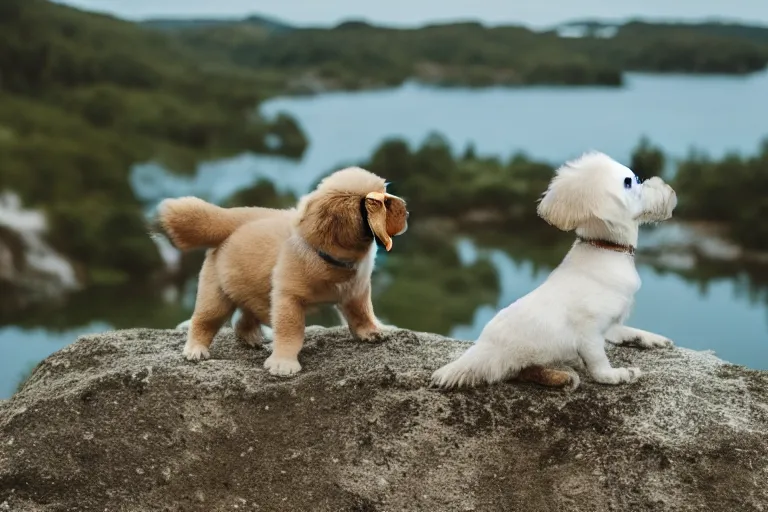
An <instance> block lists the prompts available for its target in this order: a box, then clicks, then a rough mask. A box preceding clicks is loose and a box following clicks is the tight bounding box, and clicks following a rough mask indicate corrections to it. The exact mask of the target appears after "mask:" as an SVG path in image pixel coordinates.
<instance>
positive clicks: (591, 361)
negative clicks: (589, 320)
mask: <svg viewBox="0 0 768 512" xmlns="http://www.w3.org/2000/svg"><path fill="white" fill-rule="evenodd" d="M579 356H581V358H582V359H583V360H584V363H585V364H586V365H587V370H589V373H590V375H592V378H593V379H595V380H596V381H597V382H599V383H601V384H621V383H622V382H633V381H635V380H637V378H638V377H640V369H639V368H611V362H610V361H608V356H607V355H605V342H604V341H603V339H602V337H598V338H594V339H590V340H585V341H584V343H583V344H582V345H581V346H580V347H579Z"/></svg>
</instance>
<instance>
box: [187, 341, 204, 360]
mask: <svg viewBox="0 0 768 512" xmlns="http://www.w3.org/2000/svg"><path fill="white" fill-rule="evenodd" d="M182 354H184V357H186V358H187V359H189V360H190V361H201V360H204V359H209V358H210V357H211V353H210V352H208V347H206V346H205V345H199V344H198V345H194V344H190V343H189V342H187V343H186V344H185V345H184V350H183V351H182Z"/></svg>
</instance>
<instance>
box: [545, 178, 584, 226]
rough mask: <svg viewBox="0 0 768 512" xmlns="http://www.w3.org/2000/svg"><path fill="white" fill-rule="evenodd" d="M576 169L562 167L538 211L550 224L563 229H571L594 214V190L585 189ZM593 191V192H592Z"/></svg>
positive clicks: (553, 179) (548, 188)
mask: <svg viewBox="0 0 768 512" xmlns="http://www.w3.org/2000/svg"><path fill="white" fill-rule="evenodd" d="M580 178H581V177H580V176H579V173H578V172H577V171H576V170H575V169H571V168H568V167H562V168H560V169H558V171H557V175H556V176H555V177H554V178H552V181H551V182H550V183H549V187H547V191H546V192H544V195H543V196H542V197H541V199H540V200H539V206H538V207H537V209H536V211H537V212H538V214H539V216H540V217H541V218H542V219H544V220H545V221H547V222H548V223H549V224H551V225H553V226H555V227H556V228H558V229H561V230H563V231H571V230H574V229H576V228H577V227H579V226H580V225H581V224H583V223H585V222H586V221H587V220H588V219H589V218H590V217H591V216H592V209H591V204H592V202H593V201H590V198H589V197H587V196H590V195H593V194H594V191H589V190H585V187H584V183H583V181H582V180H581V179H580ZM590 192H592V193H590Z"/></svg>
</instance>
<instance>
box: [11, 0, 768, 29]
mask: <svg viewBox="0 0 768 512" xmlns="http://www.w3.org/2000/svg"><path fill="white" fill-rule="evenodd" d="M0 1H2V0H0ZM57 1H60V2H62V3H68V4H72V5H76V6H79V7H82V8H84V9H88V10H97V11H102V12H109V13H113V14H115V15H118V16H121V17H124V18H129V19H143V18H148V17H157V16H163V17H184V18H189V17H197V16H206V17H229V16H238V17H239V16H244V15H246V14H263V15H267V16H272V17H275V18H279V19H282V20H284V21H288V22H293V23H296V24H299V25H308V24H310V25H330V24H335V23H338V22H339V21H342V20H347V19H365V20H368V21H373V22H379V23H387V24H395V25H418V24H422V23H424V22H429V21H437V20H456V19H476V20H481V21H485V22H488V23H494V24H496V23H508V22H517V23H525V24H529V25H534V26H547V25H551V24H555V23H558V22H561V21H565V20H570V19H574V18H584V17H601V18H620V19H623V18H626V17H629V16H636V15H640V16H644V17H651V18H658V17H665V18H676V19H681V18H686V19H702V18H707V17H719V18H728V19H738V20H743V21H751V22H754V23H759V24H768V0H727V1H726V0H263V1H259V0H57Z"/></svg>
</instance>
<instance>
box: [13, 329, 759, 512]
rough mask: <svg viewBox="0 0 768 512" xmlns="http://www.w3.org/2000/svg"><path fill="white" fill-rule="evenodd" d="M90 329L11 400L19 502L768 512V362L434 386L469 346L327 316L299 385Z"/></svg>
mask: <svg viewBox="0 0 768 512" xmlns="http://www.w3.org/2000/svg"><path fill="white" fill-rule="evenodd" d="M184 337H185V335H184V333H182V332H178V331H151V330H131V331H121V332H112V333H107V334H103V335H97V336H88V337H84V338H82V339H80V340H79V341H78V342H77V343H75V344H73V345H72V346H70V347H68V348H66V349H64V350H62V351H60V352H58V353H56V354H54V355H52V356H51V357H49V358H48V359H47V360H45V361H44V362H43V363H42V364H41V365H40V366H39V367H38V368H37V369H36V371H35V372H34V373H33V375H32V376H31V378H30V379H29V381H28V382H27V383H26V385H25V386H24V388H23V389H22V390H21V392H19V393H18V394H17V395H15V396H14V397H13V398H12V399H10V400H8V401H5V402H0V510H12V511H27V510H29V511H91V510H93V511H96V510H98V511H136V512H139V511H141V512H147V511H155V510H157V511H181V510H184V511H197V510H200V511H219V510H260V511H267V510H270V511H273V510H274V511H304V510H307V511H350V512H352V511H358V512H372V511H411V510H425V511H469V510H475V511H518V510H519V511H525V512H531V511H564V510H573V511H603V510H616V511H635V510H649V511H650V510H653V511H662V510H675V511H684V510H697V511H698V510H712V511H720V510H723V511H726V510H727V511H741V510H768V373H766V372H758V371H750V370H746V369H744V368H742V367H736V366H732V365H729V364H726V363H724V362H723V361H721V360H719V359H717V358H716V357H714V356H712V355H710V354H707V353H699V352H693V351H689V350H683V349H674V350H659V351H642V350H637V349H631V348H616V349H612V350H610V351H609V357H610V358H611V360H612V362H613V364H614V365H630V364H631V365H632V366H639V367H640V368H642V369H643V370H644V371H645V372H646V374H645V375H644V376H643V378H641V379H640V381H638V382H637V383H635V384H630V385H623V386H616V387H613V386H603V385H599V384H595V383H594V382H592V381H591V380H590V379H589V378H588V377H587V376H586V375H583V374H582V385H581V387H580V388H579V389H577V390H576V391H574V392H565V391H556V390H555V391H553V390H550V389H544V388H539V387H536V386H533V385H523V384H516V383H505V384H501V385H494V386H491V387H485V388H479V389H474V390H469V391H451V392H444V391H436V390H433V389H429V388H427V387H425V385H426V383H427V381H428V377H429V375H430V374H431V372H432V371H433V370H434V369H436V368H437V367H439V366H440V365H442V364H444V363H445V362H447V361H449V360H450V359H451V358H453V357H454V356H456V355H458V353H460V352H461V351H462V350H464V349H465V348H466V346H467V344H466V343H464V342H458V341H452V340H446V339H444V338H441V337H438V336H435V335H430V334H420V333H413V332H409V331H392V332H391V333H388V334H387V335H386V336H385V337H383V339H382V340H381V342H380V343H377V344H370V343H369V344H366V343H362V342H357V341H354V340H352V339H351V338H350V337H349V335H348V334H347V332H346V331H345V330H343V329H341V328H337V329H322V328H310V329H309V330H308V332H307V343H306V346H305V349H304V351H303V352H302V355H301V356H300V358H301V361H302V364H303V366H304V370H303V371H302V372H301V373H300V374H299V375H297V376H296V377H294V378H291V379H281V378H278V377H272V376H270V375H268V374H267V372H266V371H264V370H263V368H262V367H261V363H262V362H263V360H264V359H265V357H266V356H267V350H265V349H263V350H258V349H250V348H246V347H245V346H244V345H242V344H241V343H239V342H238V341H237V340H236V339H235V337H234V335H233V334H232V331H231V330H224V331H222V333H221V334H220V335H219V336H218V337H217V339H216V341H215V342H214V345H213V348H212V359H211V360H209V361H205V362H202V363H197V364H195V363H190V362H188V361H186V360H185V359H184V358H183V357H182V355H181V348H182V345H183V343H184Z"/></svg>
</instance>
